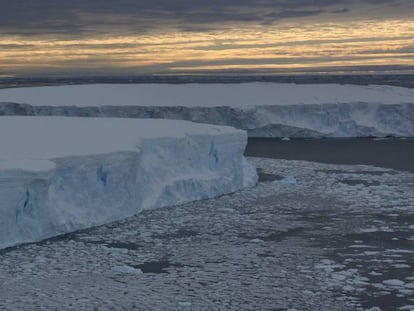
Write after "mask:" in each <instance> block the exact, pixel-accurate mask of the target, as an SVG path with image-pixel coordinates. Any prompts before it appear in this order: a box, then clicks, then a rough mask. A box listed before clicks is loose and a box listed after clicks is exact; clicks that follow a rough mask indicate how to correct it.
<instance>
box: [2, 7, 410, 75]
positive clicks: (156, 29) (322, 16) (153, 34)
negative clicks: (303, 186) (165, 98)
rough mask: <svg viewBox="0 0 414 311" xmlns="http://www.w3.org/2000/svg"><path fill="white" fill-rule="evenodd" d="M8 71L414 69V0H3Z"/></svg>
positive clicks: (4, 62) (4, 67)
mask: <svg viewBox="0 0 414 311" xmlns="http://www.w3.org/2000/svg"><path fill="white" fill-rule="evenodd" d="M0 2H1V10H0V75H29V74H38V75H48V74H62V75H65V74H91V75H93V74H148V73H200V72H201V73H206V72H207V73H211V72H214V73H221V72H266V73H267V72H269V73H280V72H292V71H294V72H312V71H331V70H333V71H347V70H357V71H358V70H368V71H371V70H379V71H388V70H397V71H400V70H412V69H413V67H414V22H413V21H411V20H412V16H413V15H414V1H412V0H366V1H356V0H342V1H334V0H221V1H218V0H216V1H207V0H199V1H194V0H179V1H172V0H135V1H134V0H91V1H86V0H66V1H57V0H0Z"/></svg>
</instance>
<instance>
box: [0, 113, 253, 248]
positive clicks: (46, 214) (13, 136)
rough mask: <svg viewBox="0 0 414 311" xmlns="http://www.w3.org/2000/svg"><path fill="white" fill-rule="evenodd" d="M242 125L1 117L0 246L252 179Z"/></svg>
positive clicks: (206, 195) (237, 187)
mask: <svg viewBox="0 0 414 311" xmlns="http://www.w3.org/2000/svg"><path fill="white" fill-rule="evenodd" d="M246 143H247V135H246V133H245V132H244V131H241V130H237V129H234V128H231V127H224V126H215V125H206V124H195V123H192V122H186V121H173V120H147V119H140V120H137V119H117V118H67V117H1V118H0V248H4V247H8V246H13V245H16V244H20V243H25V242H32V241H39V240H41V239H45V238H48V237H52V236H56V235H59V234H63V233H67V232H71V231H75V230H79V229H84V228H89V227H92V226H96V225H100V224H104V223H108V222H112V221H115V220H120V219H123V218H126V217H129V216H132V215H134V214H136V213H138V212H139V211H141V210H144V209H153V208H157V207H165V206H172V205H177V204H182V203H186V202H189V201H193V200H200V199H207V198H212V197H216V196H219V195H222V194H227V193H231V192H235V191H237V190H240V189H243V188H246V187H250V186H253V185H255V183H256V181H257V174H256V170H255V168H254V166H253V165H251V164H249V163H248V162H247V160H246V159H245V158H244V156H243V152H244V149H245V146H246Z"/></svg>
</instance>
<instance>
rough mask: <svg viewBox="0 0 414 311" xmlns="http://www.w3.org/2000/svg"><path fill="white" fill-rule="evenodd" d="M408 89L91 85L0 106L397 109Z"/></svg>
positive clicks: (28, 93) (30, 93)
mask: <svg viewBox="0 0 414 311" xmlns="http://www.w3.org/2000/svg"><path fill="white" fill-rule="evenodd" d="M413 96H414V90H412V89H406V88H401V87H391V86H375V85H369V86H357V85H339V84H286V83H241V84H178V85H171V84H124V85H122V84H92V85H68V86H45V87H28V88H18V89H3V90H0V102H18V103H27V104H31V105H34V106H39V105H47V106H79V107H90V106H108V105H109V106H119V105H123V106H124V105H125V106H129V105H132V106H169V107H171V106H186V107H192V106H197V107H216V106H230V107H246V106H258V105H264V106H267V105H298V104H299V105H301V104H321V103H340V102H371V103H387V104H400V103H404V102H412V101H413Z"/></svg>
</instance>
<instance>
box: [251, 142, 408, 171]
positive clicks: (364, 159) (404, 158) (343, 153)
mask: <svg viewBox="0 0 414 311" xmlns="http://www.w3.org/2000/svg"><path fill="white" fill-rule="evenodd" d="M246 155H247V156H252V157H264V158H274V159H287V160H305V161H314V162H322V163H330V164H364V165H374V166H379V167H386V168H392V169H396V170H405V171H410V172H414V139H397V138H393V139H381V140H379V139H369V138H357V139H355V138H350V139H348V138H345V139H342V138H340V139H337V138H333V139H293V140H289V141H284V140H281V139H274V138H250V139H249V143H248V146H247V149H246Z"/></svg>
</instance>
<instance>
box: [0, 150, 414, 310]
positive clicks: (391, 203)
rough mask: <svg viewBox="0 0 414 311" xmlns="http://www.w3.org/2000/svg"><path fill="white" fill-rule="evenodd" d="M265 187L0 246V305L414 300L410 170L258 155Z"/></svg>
mask: <svg viewBox="0 0 414 311" xmlns="http://www.w3.org/2000/svg"><path fill="white" fill-rule="evenodd" d="M254 161H255V162H256V163H257V166H258V167H259V168H260V182H259V184H258V185H257V187H255V188H252V189H248V190H244V191H241V192H238V193H235V194H233V195H227V196H222V197H220V198H216V199H213V200H206V201H201V202H196V203H191V204H187V205H182V206H178V207H174V208H163V209H158V210H153V211H147V212H143V213H141V214H139V215H137V216H135V217H132V218H130V219H128V220H126V221H121V222H117V223H113V224H110V225H106V226H102V227H98V228H96V229H91V230H87V231H81V232H77V233H74V234H70V235H66V236H62V237H59V238H55V239H51V240H48V241H45V242H41V243H36V244H29V245H25V246H21V247H18V248H12V249H6V250H3V251H1V252H0V310H279V311H288V310H290V311H294V310H327V311H328V310H329V311H334V310H372V311H378V310H414V269H413V266H414V256H413V255H414V174H412V173H409V172H402V171H395V170H392V169H384V168H375V167H372V166H355V165H354V166H350V165H330V164H318V163H311V162H304V161H287V160H272V159H260V158H254Z"/></svg>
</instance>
